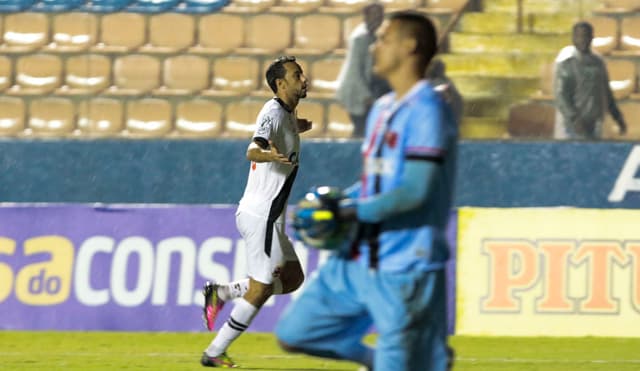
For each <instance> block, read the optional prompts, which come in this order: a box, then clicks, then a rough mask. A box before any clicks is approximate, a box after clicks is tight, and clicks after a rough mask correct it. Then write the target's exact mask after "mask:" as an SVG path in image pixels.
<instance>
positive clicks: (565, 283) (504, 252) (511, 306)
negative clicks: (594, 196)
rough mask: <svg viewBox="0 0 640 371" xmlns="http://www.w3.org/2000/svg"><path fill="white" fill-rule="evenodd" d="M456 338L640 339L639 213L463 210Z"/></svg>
mask: <svg viewBox="0 0 640 371" xmlns="http://www.w3.org/2000/svg"><path fill="white" fill-rule="evenodd" d="M456 296H457V298H456V301H457V303H456V311H457V313H456V318H457V319H456V333H457V334H465V335H496V336H498V335H499V336H505V335H506V336H509V335H513V336H587V335H593V336H617V337H624V336H633V337H637V336H640V210H605V209H573V208H527V209H491V208H486V209H485V208H460V209H459V214H458V256H457V294H456Z"/></svg>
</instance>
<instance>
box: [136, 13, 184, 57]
mask: <svg viewBox="0 0 640 371" xmlns="http://www.w3.org/2000/svg"><path fill="white" fill-rule="evenodd" d="M194 38H195V21H194V17H193V16H191V15H188V14H179V13H163V14H158V15H153V16H151V17H150V20H149V43H148V44H147V45H144V46H142V47H141V48H140V51H141V52H143V53H177V52H179V51H182V50H185V49H187V48H189V47H191V46H192V45H193V44H194Z"/></svg>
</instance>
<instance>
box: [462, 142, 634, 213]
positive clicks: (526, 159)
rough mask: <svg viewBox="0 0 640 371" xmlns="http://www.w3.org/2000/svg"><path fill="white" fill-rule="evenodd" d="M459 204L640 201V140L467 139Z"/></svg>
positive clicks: (622, 204)
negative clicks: (636, 142)
mask: <svg viewBox="0 0 640 371" xmlns="http://www.w3.org/2000/svg"><path fill="white" fill-rule="evenodd" d="M459 159H460V161H459V166H458V184H457V190H456V205H457V206H475V207H541V206H574V207H585V208H630V209H634V208H639V207H640V174H638V173H639V170H640V146H638V145H635V143H623V142H529V143H518V142H466V143H462V144H461V145H460V154H459Z"/></svg>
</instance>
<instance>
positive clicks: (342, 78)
mask: <svg viewBox="0 0 640 371" xmlns="http://www.w3.org/2000/svg"><path fill="white" fill-rule="evenodd" d="M362 12H363V16H364V22H363V23H361V24H360V25H358V26H357V27H356V28H355V29H354V30H353V32H352V33H351V35H350V36H349V45H348V50H347V56H346V58H345V61H344V65H343V66H342V69H341V70H340V75H339V76H338V90H337V92H336V98H337V99H338V101H339V102H340V103H341V104H342V106H343V107H344V109H345V110H346V111H347V112H348V113H349V116H350V117H351V121H352V122H353V125H354V131H353V137H357V138H361V137H363V136H364V128H365V125H366V119H367V113H369V109H371V104H373V101H374V100H376V99H377V98H379V97H380V96H382V95H384V94H386V93H388V92H389V90H390V88H389V84H388V83H387V82H386V81H385V80H383V79H381V78H379V77H377V76H375V75H374V74H373V72H372V66H373V57H372V56H371V53H370V52H369V46H370V45H371V44H373V42H374V41H375V40H376V36H375V33H376V30H377V29H378V27H380V24H382V20H383V18H384V8H383V6H382V5H381V4H380V3H377V2H376V3H372V4H369V5H367V6H366V7H364V9H363V11H362Z"/></svg>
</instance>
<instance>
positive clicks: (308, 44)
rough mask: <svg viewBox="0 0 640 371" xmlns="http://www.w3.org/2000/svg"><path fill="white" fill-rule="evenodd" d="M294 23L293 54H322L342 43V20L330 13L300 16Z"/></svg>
mask: <svg viewBox="0 0 640 371" xmlns="http://www.w3.org/2000/svg"><path fill="white" fill-rule="evenodd" d="M294 23H295V25H294V29H295V30H294V45H293V47H292V48H289V49H287V54H291V55H321V54H325V53H328V52H330V51H333V50H334V49H337V48H338V47H339V46H340V45H341V43H340V42H341V40H342V36H341V33H340V20H339V18H338V17H335V16H332V15H328V14H312V15H306V16H302V17H298V18H296V20H295V22H294Z"/></svg>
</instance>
